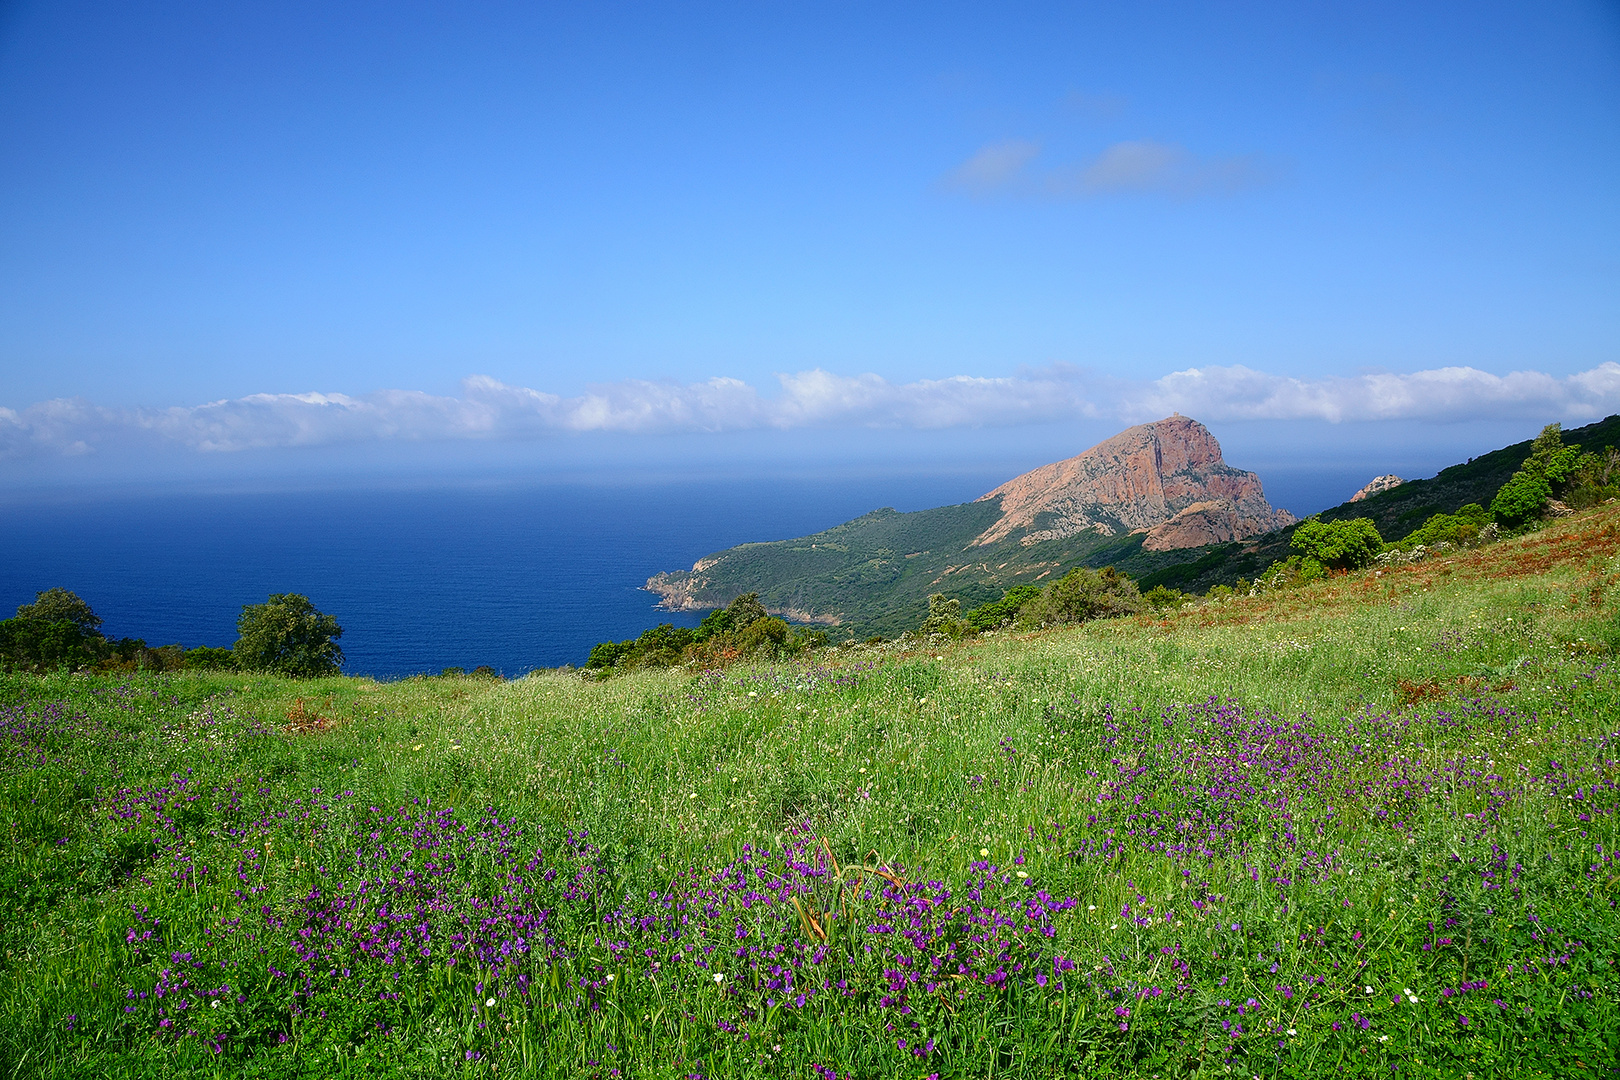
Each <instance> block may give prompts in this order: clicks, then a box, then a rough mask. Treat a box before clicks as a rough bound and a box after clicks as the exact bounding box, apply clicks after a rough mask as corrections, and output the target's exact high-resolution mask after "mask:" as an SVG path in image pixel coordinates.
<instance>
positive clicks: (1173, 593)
mask: <svg viewBox="0 0 1620 1080" xmlns="http://www.w3.org/2000/svg"><path fill="white" fill-rule="evenodd" d="M1231 591H1232V590H1231V589H1227V592H1231ZM1186 599H1187V594H1186V593H1184V592H1182V591H1181V590H1180V589H1171V588H1167V587H1165V586H1163V585H1155V586H1153V588H1151V589H1149V590H1148V591H1147V592H1145V593H1143V594H1142V602H1143V603H1145V604H1146V605H1147V606H1148V607H1150V608H1152V609H1153V610H1154V611H1156V612H1158V613H1159V614H1161V615H1162V614H1164V613H1165V612H1167V611H1172V610H1174V609H1176V608H1178V607H1180V606H1181V605H1182V603H1183V602H1184V601H1185V600H1186Z"/></svg>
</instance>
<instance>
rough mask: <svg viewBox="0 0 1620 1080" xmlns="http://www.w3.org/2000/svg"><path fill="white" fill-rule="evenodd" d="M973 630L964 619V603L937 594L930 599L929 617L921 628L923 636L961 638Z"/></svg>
mask: <svg viewBox="0 0 1620 1080" xmlns="http://www.w3.org/2000/svg"><path fill="white" fill-rule="evenodd" d="M972 630H973V628H972V627H971V626H969V625H968V624H967V621H966V620H964V619H963V618H962V601H960V600H953V599H951V598H950V597H947V596H946V595H945V594H944V593H935V594H934V595H933V596H930V597H929V598H928V617H927V618H926V619H924V620H923V623H922V626H921V628H920V631H921V632H922V633H923V634H942V635H944V636H945V637H948V638H960V637H962V636H963V635H965V634H969V633H971V632H972Z"/></svg>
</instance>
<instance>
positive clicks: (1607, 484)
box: [1564, 446, 1620, 510]
mask: <svg viewBox="0 0 1620 1080" xmlns="http://www.w3.org/2000/svg"><path fill="white" fill-rule="evenodd" d="M1615 498H1620V448H1617V447H1613V446H1606V447H1604V448H1603V452H1602V453H1601V454H1582V455H1581V457H1580V461H1578V462H1577V463H1576V465H1575V471H1574V473H1572V474H1571V475H1570V478H1569V483H1568V485H1567V486H1566V487H1565V489H1564V502H1566V503H1568V504H1569V505H1570V506H1572V507H1574V508H1575V509H1576V510H1585V509H1586V508H1588V507H1591V506H1596V505H1598V504H1599V503H1603V502H1607V501H1608V500H1610V499H1615Z"/></svg>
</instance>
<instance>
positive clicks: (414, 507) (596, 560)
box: [0, 477, 988, 678]
mask: <svg viewBox="0 0 1620 1080" xmlns="http://www.w3.org/2000/svg"><path fill="white" fill-rule="evenodd" d="M987 486H988V485H987V484H986V483H985V482H984V479H983V478H980V477H974V478H956V479H939V478H932V479H922V480H919V479H915V478H907V479H904V480H861V481H848V480H845V481H840V482H818V481H806V480H775V481H769V482H766V481H739V482H728V483H718V482H717V483H692V484H679V485H669V484H660V485H644V486H638V485H635V484H614V485H610V486H586V485H565V484H556V485H549V486H531V487H524V486H520V485H508V486H500V487H492V488H486V489H474V490H445V489H429V490H403V491H401V490H393V491H320V492H308V491H306V492H279V493H260V494H209V495H202V494H185V495H163V496H158V495H149V494H148V495H116V494H103V495H99V496H94V497H92V496H89V495H86V494H79V495H71V494H68V495H62V496H60V497H56V498H34V499H31V500H27V501H22V502H15V501H13V502H8V503H7V504H5V505H4V506H0V617H4V616H7V615H9V614H10V613H11V612H12V611H13V610H15V608H16V606H17V605H18V604H21V603H26V602H29V601H31V600H33V598H34V594H35V593H36V592H37V591H39V590H42V589H48V588H52V587H56V586H60V587H62V588H67V589H72V590H73V591H74V592H76V593H78V594H79V595H80V596H81V597H83V598H84V599H85V600H86V601H87V602H88V603H89V604H90V606H91V607H92V608H93V609H94V610H95V612H96V613H97V614H98V615H100V616H101V617H102V619H103V620H105V625H104V626H103V632H105V633H106V634H108V635H109V636H111V637H138V638H143V639H145V640H146V642H147V644H149V645H166V644H171V643H180V644H183V645H186V646H195V645H215V646H227V645H230V644H231V643H232V642H233V641H234V640H235V639H236V629H235V628H236V618H237V616H238V615H239V614H240V613H241V610H242V605H244V604H250V603H260V602H262V601H263V600H264V599H265V597H266V596H268V595H269V594H271V593H278V592H294V593H303V594H305V595H307V596H308V597H309V598H310V599H311V600H312V601H313V602H314V604H315V606H316V607H318V608H319V609H321V610H322V611H324V612H326V613H328V614H331V615H333V616H335V617H336V618H337V620H338V622H339V623H340V624H341V625H342V627H343V637H342V639H341V641H340V642H339V644H341V645H342V647H343V651H344V654H345V656H346V658H347V662H346V664H345V670H346V671H348V672H350V673H353V674H365V675H374V676H377V677H380V678H397V677H400V676H404V675H410V674H413V673H417V672H435V673H436V672H438V671H440V670H442V669H443V668H445V667H449V666H452V665H454V666H459V667H464V668H467V669H471V668H473V667H475V666H478V665H480V664H488V665H490V666H492V667H494V668H496V669H497V670H499V671H501V672H503V673H505V674H507V675H509V676H510V675H519V674H522V673H523V672H526V671H529V670H531V669H533V668H537V667H556V666H560V665H562V664H576V665H577V664H581V663H583V662H584V660H585V658H586V655H587V654H588V653H589V651H590V648H591V646H592V645H593V644H595V643H596V642H598V641H603V640H608V639H614V640H619V639H623V638H626V637H633V636H634V635H636V634H638V633H640V632H641V631H642V630H644V629H646V628H647V627H649V626H652V625H654V624H655V623H658V622H663V621H669V622H674V623H676V624H678V625H696V622H697V619H698V616H697V615H692V614H684V615H683V614H675V613H667V612H659V611H656V610H655V609H654V607H653V605H654V603H655V601H656V599H657V598H656V597H655V596H653V595H652V594H651V593H648V592H645V591H644V590H643V589H642V588H641V586H642V585H643V584H644V583H645V582H646V580H647V578H648V577H649V576H651V575H652V574H655V573H657V572H658V571H660V570H671V569H685V568H687V567H689V566H691V565H692V563H693V562H694V561H695V560H697V559H698V558H701V557H702V556H704V555H706V554H709V553H711V552H714V551H718V550H720V549H722V548H726V547H730V546H732V545H734V544H738V543H742V542H745V541H751V540H773V539H782V538H785V537H792V536H801V535H803V534H805V533H808V532H813V531H816V530H819V529H823V528H827V527H829V526H831V525H836V524H838V523H839V522H842V521H847V520H848V519H850V518H852V517H855V516H857V515H860V514H864V513H866V512H867V511H869V510H872V509H875V508H876V507H879V506H894V507H896V508H897V509H901V510H915V509H922V508H924V507H929V506H938V505H942V504H946V503H954V502H962V501H964V500H966V499H970V498H973V497H975V496H977V495H979V494H981V493H982V492H983V491H984V490H985V489H986V487H987Z"/></svg>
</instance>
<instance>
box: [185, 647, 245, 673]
mask: <svg viewBox="0 0 1620 1080" xmlns="http://www.w3.org/2000/svg"><path fill="white" fill-rule="evenodd" d="M181 666H183V667H185V668H186V669H188V670H199V669H209V668H217V669H225V670H228V669H230V668H234V667H235V666H236V654H235V653H233V652H231V650H229V649H214V648H210V647H208V646H207V645H199V646H197V647H196V648H195V649H187V650H186V655H185V659H184V660H183V661H182V665H181Z"/></svg>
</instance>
